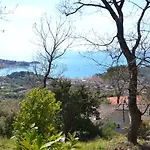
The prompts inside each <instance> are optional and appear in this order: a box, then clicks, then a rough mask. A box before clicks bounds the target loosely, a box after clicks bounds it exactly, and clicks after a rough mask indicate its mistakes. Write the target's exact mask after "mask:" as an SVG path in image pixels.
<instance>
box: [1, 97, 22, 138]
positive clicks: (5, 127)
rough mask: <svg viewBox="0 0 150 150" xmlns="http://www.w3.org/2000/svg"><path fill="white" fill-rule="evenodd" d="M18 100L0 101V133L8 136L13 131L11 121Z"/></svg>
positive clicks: (12, 120)
mask: <svg viewBox="0 0 150 150" xmlns="http://www.w3.org/2000/svg"><path fill="white" fill-rule="evenodd" d="M18 103H19V102H18V100H9V99H7V100H5V101H2V102H1V103H0V135H1V136H6V137H8V138H10V137H11V136H12V132H13V125H12V124H13V122H14V117H15V115H16V112H17V110H18V108H17V107H18Z"/></svg>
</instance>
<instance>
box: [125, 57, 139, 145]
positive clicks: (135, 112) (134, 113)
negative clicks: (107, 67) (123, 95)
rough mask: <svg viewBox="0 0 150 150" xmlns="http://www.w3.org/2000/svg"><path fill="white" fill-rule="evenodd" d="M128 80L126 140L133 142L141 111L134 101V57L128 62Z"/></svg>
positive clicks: (135, 76)
mask: <svg viewBox="0 0 150 150" xmlns="http://www.w3.org/2000/svg"><path fill="white" fill-rule="evenodd" d="M128 67H129V74H130V82H129V111H130V116H131V126H130V129H129V132H128V141H129V142H132V143H134V144H136V143H137V136H138V130H139V128H140V125H141V122H142V120H141V116H142V114H141V112H140V111H139V109H138V107H137V103H136V94H137V66H136V61H135V59H132V61H130V63H128Z"/></svg>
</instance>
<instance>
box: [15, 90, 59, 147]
mask: <svg viewBox="0 0 150 150" xmlns="http://www.w3.org/2000/svg"><path fill="white" fill-rule="evenodd" d="M60 106H61V102H60V101H57V102H56V99H55V95H54V93H52V92H50V91H48V89H47V88H44V89H40V88H35V89H33V90H32V91H30V92H28V93H27V95H26V97H25V99H24V100H23V101H22V102H21V103H20V111H19V112H18V114H17V116H16V118H15V122H14V131H15V136H16V138H17V143H18V144H17V145H18V146H19V145H20V142H22V141H23V140H24V139H26V135H27V137H28V134H29V133H32V132H31V126H32V125H33V124H34V126H35V127H36V128H37V129H38V130H37V134H38V135H40V136H42V137H43V138H44V139H47V137H50V136H51V135H53V134H56V132H57V131H56V126H57V125H56V120H57V116H58V115H59V112H60V110H61V109H60Z"/></svg>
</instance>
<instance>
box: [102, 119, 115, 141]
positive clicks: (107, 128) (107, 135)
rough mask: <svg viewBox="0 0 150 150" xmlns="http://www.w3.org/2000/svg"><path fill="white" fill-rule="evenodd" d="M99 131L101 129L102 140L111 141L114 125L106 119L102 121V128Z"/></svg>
mask: <svg viewBox="0 0 150 150" xmlns="http://www.w3.org/2000/svg"><path fill="white" fill-rule="evenodd" d="M101 129H102V137H103V138H104V139H111V138H112V137H113V136H114V134H115V132H114V129H115V124H114V123H112V122H111V121H110V120H108V119H107V120H104V121H103V126H102V128H101Z"/></svg>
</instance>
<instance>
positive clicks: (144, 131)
mask: <svg viewBox="0 0 150 150" xmlns="http://www.w3.org/2000/svg"><path fill="white" fill-rule="evenodd" d="M148 136H150V121H148V120H143V121H142V124H141V126H140V129H139V138H142V139H145V140H146V139H147V138H148Z"/></svg>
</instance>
